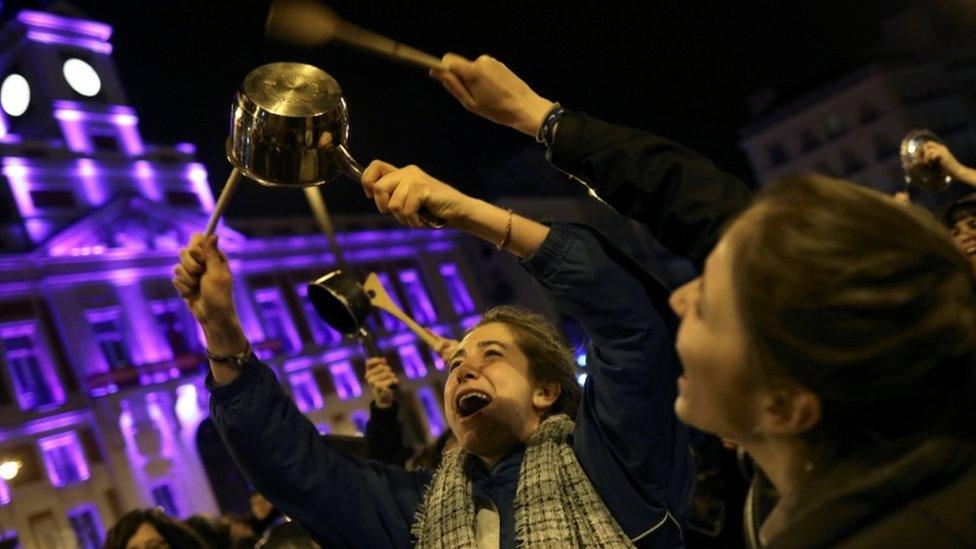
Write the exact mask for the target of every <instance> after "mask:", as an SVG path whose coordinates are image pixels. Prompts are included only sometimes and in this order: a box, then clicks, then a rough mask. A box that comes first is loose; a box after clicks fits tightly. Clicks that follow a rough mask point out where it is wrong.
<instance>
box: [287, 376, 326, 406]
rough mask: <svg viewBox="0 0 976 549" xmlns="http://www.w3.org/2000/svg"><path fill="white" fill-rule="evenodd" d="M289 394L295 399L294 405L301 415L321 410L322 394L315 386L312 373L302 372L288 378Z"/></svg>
mask: <svg viewBox="0 0 976 549" xmlns="http://www.w3.org/2000/svg"><path fill="white" fill-rule="evenodd" d="M288 382H289V383H290V384H291V393H292V395H293V396H294V397H295V404H297V405H298V409H299V410H301V411H302V412H303V413H307V412H311V411H313V410H318V409H320V408H322V393H321V392H320V391H319V386H318V385H316V384H315V378H313V377H312V372H310V371H307V370H306V371H304V372H299V373H297V374H292V375H290V376H288Z"/></svg>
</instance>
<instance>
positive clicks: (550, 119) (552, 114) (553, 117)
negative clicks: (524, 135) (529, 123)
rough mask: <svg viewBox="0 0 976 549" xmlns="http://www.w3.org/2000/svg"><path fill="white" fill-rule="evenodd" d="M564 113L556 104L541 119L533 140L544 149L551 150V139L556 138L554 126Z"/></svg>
mask: <svg viewBox="0 0 976 549" xmlns="http://www.w3.org/2000/svg"><path fill="white" fill-rule="evenodd" d="M564 112H566V109H564V108H563V106H562V105H560V104H559V103H558V102H556V103H553V104H552V108H551V109H549V112H548V113H547V114H546V117H545V118H543V119H542V125H541V126H539V133H538V134H536V136H535V140H536V141H538V142H539V143H544V144H545V145H546V149H551V148H552V142H553V139H554V138H555V137H556V125H557V124H558V123H559V118H560V117H561V116H562V115H563V113H564Z"/></svg>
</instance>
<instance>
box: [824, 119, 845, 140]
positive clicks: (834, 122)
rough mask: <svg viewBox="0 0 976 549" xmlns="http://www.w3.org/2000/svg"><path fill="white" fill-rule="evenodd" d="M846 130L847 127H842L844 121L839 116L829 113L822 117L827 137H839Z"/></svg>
mask: <svg viewBox="0 0 976 549" xmlns="http://www.w3.org/2000/svg"><path fill="white" fill-rule="evenodd" d="M846 132H847V128H845V127H844V121H843V120H841V119H840V116H838V115H836V114H831V115H829V116H827V118H825V119H824V134H826V135H827V139H833V138H835V137H839V136H841V135H844V134H845V133H846Z"/></svg>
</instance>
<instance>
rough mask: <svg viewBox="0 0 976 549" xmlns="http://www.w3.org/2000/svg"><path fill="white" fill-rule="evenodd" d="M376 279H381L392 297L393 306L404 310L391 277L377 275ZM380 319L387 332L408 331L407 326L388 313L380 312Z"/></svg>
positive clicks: (381, 282) (383, 274)
mask: <svg viewBox="0 0 976 549" xmlns="http://www.w3.org/2000/svg"><path fill="white" fill-rule="evenodd" d="M376 278H377V279H379V281H380V284H382V285H383V288H385V289H386V293H387V294H389V295H390V300H391V301H393V304H394V305H396V306H397V307H399V308H400V309H401V310H402V309H403V304H402V303H400V298H399V297H397V294H396V292H395V291H394V290H393V283H392V281H391V280H390V275H388V274H386V273H376ZM380 318H382V319H383V328H384V329H386V331H387V332H390V333H395V332H400V331H403V330H406V329H407V327H406V325H404V324H403V323H402V322H400V321H399V320H397V319H396V318H395V317H394V316H393V315H391V314H390V313H388V312H386V311H380Z"/></svg>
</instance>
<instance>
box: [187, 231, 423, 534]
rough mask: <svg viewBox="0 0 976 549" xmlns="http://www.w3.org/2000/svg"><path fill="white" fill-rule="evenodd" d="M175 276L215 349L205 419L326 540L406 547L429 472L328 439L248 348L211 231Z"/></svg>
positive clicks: (264, 489) (278, 503) (262, 484)
mask: <svg viewBox="0 0 976 549" xmlns="http://www.w3.org/2000/svg"><path fill="white" fill-rule="evenodd" d="M173 283H174V285H175V286H176V288H177V289H178V290H179V291H180V294H181V295H182V296H183V298H184V300H185V301H186V303H187V305H188V306H189V308H190V310H191V312H192V313H193V315H194V317H196V319H197V321H198V322H200V324H201V326H202V327H203V329H204V334H205V335H206V338H207V349H208V354H210V355H212V356H214V357H216V359H211V375H210V376H209V377H208V380H207V386H208V388H209V389H210V391H211V393H212V396H211V401H210V410H211V417H212V419H213V421H214V424H215V425H216V426H217V430H218V431H219V432H220V435H221V437H222V438H223V440H224V443H225V444H226V445H227V447H228V449H229V450H230V453H231V455H232V456H233V457H234V460H235V461H236V462H237V464H238V466H239V467H240V468H241V471H242V472H243V473H244V475H245V476H246V477H247V479H248V480H249V481H250V482H251V483H252V484H253V485H254V486H255V488H257V490H258V491H260V492H261V493H262V494H264V495H265V496H266V497H267V498H268V499H269V500H271V502H272V503H274V505H275V507H277V508H278V509H280V510H281V511H282V512H283V513H285V514H286V515H288V516H289V517H291V518H293V519H294V520H296V521H298V522H299V524H301V525H302V527H303V528H305V529H307V530H308V531H309V532H311V533H312V535H313V536H314V537H315V538H316V539H317V540H319V541H321V542H324V543H325V544H326V545H327V546H329V547H332V546H335V547H364V546H370V547H409V546H410V536H409V528H410V524H411V522H412V520H413V514H414V512H415V510H416V507H417V505H418V504H419V502H420V497H421V494H422V490H423V485H424V483H425V482H426V480H427V476H426V475H425V474H423V473H420V474H410V473H407V472H406V471H404V470H403V469H402V468H399V467H393V466H386V465H382V464H379V463H376V462H370V461H365V460H360V459H356V458H353V457H350V456H346V455H345V454H343V453H341V452H340V451H338V450H336V449H334V448H332V447H331V446H329V445H328V444H327V443H325V441H324V440H323V439H322V437H321V436H320V435H319V433H318V430H317V429H316V428H315V426H314V425H313V424H312V423H311V421H309V420H308V418H306V417H305V416H304V415H303V414H302V413H301V412H300V411H299V410H298V408H297V407H296V406H295V403H294V402H293V401H292V400H291V398H289V397H288V395H287V394H286V393H285V391H284V390H283V389H282V387H281V385H280V384H279V383H278V382H277V380H276V379H275V376H274V373H273V372H272V371H271V369H270V368H268V367H267V366H266V365H264V364H262V363H260V362H259V361H258V360H257V359H256V358H255V357H254V355H253V353H251V352H250V351H249V345H248V342H247V339H246V338H245V337H244V334H243V331H242V330H241V329H240V322H239V320H238V318H237V314H236V312H235V308H234V303H233V299H232V297H231V295H232V294H231V273H230V269H229V267H228V263H227V258H226V256H225V255H224V254H223V253H222V252H221V251H220V250H219V249H218V247H217V239H216V237H208V238H206V239H205V238H203V237H201V236H199V235H196V236H194V238H193V241H192V242H191V244H190V246H189V247H187V248H186V249H184V250H183V251H182V252H181V256H180V265H179V266H177V268H176V278H175V279H174V281H173ZM221 357H232V358H230V360H229V361H228V362H224V361H222V360H219V359H220V358H221Z"/></svg>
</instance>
